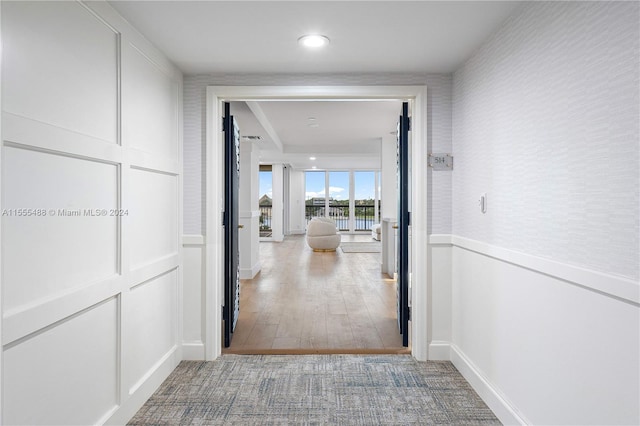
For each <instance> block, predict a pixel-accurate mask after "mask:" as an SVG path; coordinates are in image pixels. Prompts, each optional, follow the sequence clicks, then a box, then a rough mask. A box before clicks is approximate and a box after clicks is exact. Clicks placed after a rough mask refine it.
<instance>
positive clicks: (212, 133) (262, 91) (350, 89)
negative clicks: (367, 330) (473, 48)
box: [204, 86, 429, 361]
mask: <svg viewBox="0 0 640 426" xmlns="http://www.w3.org/2000/svg"><path fill="white" fill-rule="evenodd" d="M268 99H300V100H305V99H306V100H314V99H336V100H339V99H345V100H359V99H362V100H373V99H377V100H383V99H396V100H398V99H405V100H411V101H412V117H413V120H412V129H411V131H412V132H411V133H412V136H411V153H412V154H411V165H412V170H413V176H412V177H411V181H412V185H411V186H412V192H411V197H412V202H411V205H412V224H411V233H412V235H413V237H414V238H412V242H411V256H412V259H413V261H412V262H411V265H412V266H411V269H412V270H411V276H412V277H413V285H412V287H411V300H412V301H413V304H414V305H413V306H412V321H411V336H412V342H411V353H412V355H413V356H414V357H415V358H416V359H418V360H420V361H426V360H427V349H428V341H427V337H428V336H427V330H428V327H427V309H428V308H427V306H428V304H429V300H428V293H427V284H428V280H429V274H428V265H427V262H424V261H422V259H427V256H428V251H427V249H428V239H427V212H428V211H429V206H428V197H427V179H428V174H427V170H426V167H424V159H425V158H426V156H427V129H426V126H427V123H428V120H427V118H428V117H427V87H426V86H208V87H207V99H206V108H207V109H206V120H207V122H206V148H207V149H206V153H207V158H206V183H207V185H206V187H207V191H208V194H209V196H207V197H206V205H207V208H206V225H205V227H206V236H207V237H206V238H207V242H206V245H207V256H206V258H207V261H206V265H205V280H206V284H205V330H204V336H205V346H206V359H207V360H212V359H215V358H217V357H218V356H219V355H220V354H221V353H222V347H221V346H222V345H221V341H222V336H221V329H222V327H221V318H222V304H221V303H220V302H221V300H220V299H221V292H222V289H223V276H222V275H223V272H222V268H221V267H222V256H221V251H222V250H223V249H224V248H223V244H222V241H223V240H222V237H223V230H222V226H221V225H220V214H221V213H220V212H222V210H223V204H222V196H221V194H222V193H223V186H222V172H221V169H222V168H221V167H219V165H220V164H221V163H222V144H221V143H220V134H221V131H220V127H221V120H220V119H219V117H221V114H220V111H221V103H222V101H223V100H224V101H234V100H244V101H252V100H268ZM213 194H216V196H212V195H213Z"/></svg>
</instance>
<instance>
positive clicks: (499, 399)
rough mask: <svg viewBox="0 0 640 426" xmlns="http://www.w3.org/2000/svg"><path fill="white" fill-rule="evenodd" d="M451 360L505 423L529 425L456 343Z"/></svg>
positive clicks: (453, 345)
mask: <svg viewBox="0 0 640 426" xmlns="http://www.w3.org/2000/svg"><path fill="white" fill-rule="evenodd" d="M451 362H452V363H453V365H455V367H456V368H457V369H458V371H459V372H460V374H462V377H464V378H465V379H466V380H467V382H469V384H470V385H471V387H473V389H474V390H475V391H476V392H477V393H478V395H479V396H480V398H482V400H483V401H484V402H485V403H486V404H487V406H488V407H489V408H491V411H493V413H494V414H495V415H496V417H497V418H498V419H499V420H500V421H501V422H502V424H505V425H529V424H531V422H529V421H528V420H527V419H526V418H525V417H524V416H523V415H522V413H519V412H518V410H517V409H516V408H515V407H514V406H513V404H511V403H510V402H509V400H508V399H507V398H506V397H505V396H504V395H503V394H502V392H500V390H499V389H498V388H496V387H495V386H494V385H493V384H492V383H491V382H490V381H489V380H488V379H487V378H486V377H484V375H483V374H482V373H481V372H480V370H479V369H478V368H477V367H476V366H475V365H474V364H473V362H471V360H470V359H469V358H467V356H466V355H465V354H464V352H462V350H461V349H460V348H459V347H457V346H456V345H455V344H452V345H451Z"/></svg>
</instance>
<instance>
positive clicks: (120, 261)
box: [1, 2, 182, 424]
mask: <svg viewBox="0 0 640 426" xmlns="http://www.w3.org/2000/svg"><path fill="white" fill-rule="evenodd" d="M1 12H2V15H1V16H2V26H1V29H2V45H3V50H2V88H3V92H2V212H3V215H2V248H3V257H2V271H3V274H2V294H3V299H2V331H3V334H2V355H3V363H2V389H3V400H2V422H3V424H94V423H104V422H111V423H124V422H126V421H127V420H128V419H129V418H130V416H131V415H132V414H133V413H135V411H136V410H137V409H138V408H139V407H140V405H141V404H142V403H143V402H144V401H145V400H146V399H147V398H148V396H149V395H150V394H151V392H153V390H154V389H155V387H157V385H159V383H160V382H161V381H162V380H163V379H164V378H165V377H166V375H167V374H168V373H169V372H170V371H171V370H172V369H173V368H174V367H175V365H177V362H178V361H179V360H180V358H181V351H180V342H181V340H182V337H181V334H182V327H181V317H182V284H181V276H182V271H181V269H180V259H181V251H182V250H181V245H180V244H179V241H180V240H179V237H180V236H181V234H182V195H181V192H182V182H181V168H182V165H181V141H182V138H181V132H182V130H181V96H182V95H181V91H182V75H181V74H180V72H179V71H178V70H177V69H176V68H175V67H174V66H173V65H172V64H170V63H169V62H168V61H167V60H166V59H165V58H164V57H163V56H162V55H161V54H160V53H159V52H157V51H156V50H155V49H154V48H153V47H152V46H150V45H149V44H148V42H146V41H145V40H144V39H143V38H142V37H141V36H140V35H139V34H138V33H137V32H136V31H135V30H134V29H133V28H131V27H130V26H129V25H128V24H127V23H126V22H125V21H124V20H123V19H122V18H121V17H119V16H118V15H117V14H116V13H115V12H114V11H113V9H111V7H110V6H109V5H108V4H107V3H102V2H91V3H88V4H83V3H80V2H3V3H2V4H1Z"/></svg>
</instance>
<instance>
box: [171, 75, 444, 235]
mask: <svg viewBox="0 0 640 426" xmlns="http://www.w3.org/2000/svg"><path fill="white" fill-rule="evenodd" d="M451 80H452V78H451V76H450V75H439V74H318V75H309V74H244V75H234V74H202V75H195V76H185V79H184V164H185V168H184V206H185V214H184V230H185V233H186V234H189V235H202V234H203V233H204V217H205V207H206V192H205V178H206V170H205V161H204V159H205V156H204V153H205V125H206V123H205V121H204V118H205V113H204V111H205V104H206V96H205V95H206V88H207V86H210V85H211V86H213V85H215V86H242V85H247V86H256V85H258V86H262V85H274V86H283V85H291V86H309V85H373V86H375V85H420V84H426V85H427V88H428V90H427V98H428V99H427V104H428V105H427V109H428V111H427V116H428V121H427V145H428V147H429V150H432V149H437V150H439V151H440V152H450V151H451ZM430 182H431V184H430V187H429V191H430V199H432V200H433V201H432V203H431V204H430V205H431V206H433V210H432V211H431V215H430V227H431V229H430V232H433V233H438V234H446V233H450V232H451V174H447V173H435V174H434V176H433V178H432V179H431V180H430Z"/></svg>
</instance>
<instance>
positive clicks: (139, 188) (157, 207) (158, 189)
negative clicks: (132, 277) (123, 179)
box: [129, 168, 178, 268]
mask: <svg viewBox="0 0 640 426" xmlns="http://www.w3.org/2000/svg"><path fill="white" fill-rule="evenodd" d="M129 176H130V181H131V183H130V194H131V196H130V213H131V215H130V216H129V218H130V226H131V266H132V268H136V267H139V266H141V265H145V264H148V263H150V262H153V261H155V260H158V259H160V258H162V257H164V256H167V255H170V254H173V253H176V252H177V251H178V244H177V243H178V237H177V235H178V234H177V232H178V223H177V216H178V200H177V198H176V197H177V194H178V181H177V178H176V176H173V175H170V174H165V173H160V172H155V171H149V170H144V169H136V168H132V169H131V171H130V172H129Z"/></svg>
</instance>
